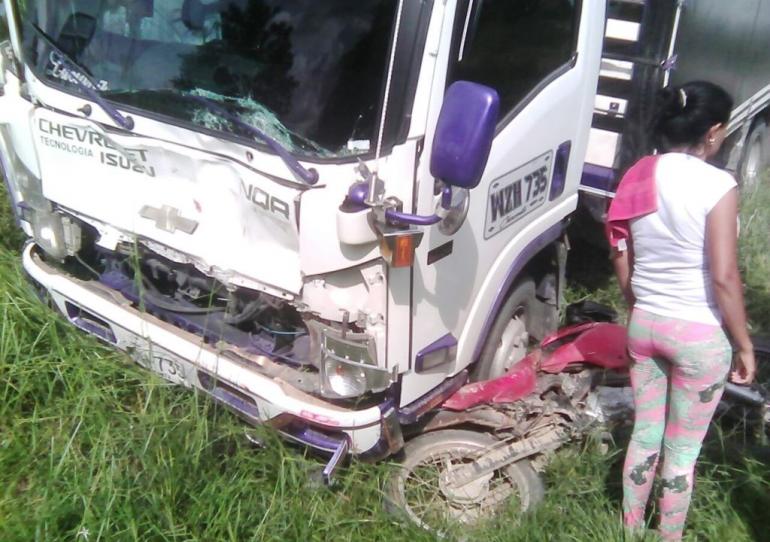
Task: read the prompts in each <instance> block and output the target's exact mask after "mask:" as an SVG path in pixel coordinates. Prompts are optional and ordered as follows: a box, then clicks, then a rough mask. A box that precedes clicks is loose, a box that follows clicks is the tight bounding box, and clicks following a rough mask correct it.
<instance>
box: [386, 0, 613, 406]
mask: <svg viewBox="0 0 770 542" xmlns="http://www.w3.org/2000/svg"><path fill="white" fill-rule="evenodd" d="M604 13H605V7H604V2H603V1H600V0H583V1H582V2H581V1H574V0H547V1H542V0H537V1H536V0H521V1H516V2H511V1H510V0H483V1H482V0H460V1H459V2H458V5H457V10H456V13H455V17H454V28H453V31H452V38H451V45H449V48H450V50H449V61H448V65H447V72H446V80H445V83H446V85H447V86H448V85H449V84H451V83H452V82H454V81H457V80H467V81H473V82H476V83H481V84H484V85H487V86H490V87H493V88H494V89H495V90H497V92H498V93H499V95H500V106H501V107H500V120H499V123H498V126H497V131H496V136H495V141H494V143H493V145H492V150H491V153H490V157H489V161H488V163H487V166H486V170H485V173H484V176H483V178H482V180H481V183H480V184H479V186H478V187H476V188H474V189H473V190H472V191H471V192H470V193H469V195H468V197H469V203H468V205H469V206H468V215H467V218H466V220H465V221H464V223H463V224H462V226H461V227H460V228H459V230H457V231H456V232H448V231H444V232H442V231H441V228H440V227H439V226H434V227H432V228H431V229H430V230H429V231H427V232H426V235H425V238H424V240H423V242H422V244H421V245H420V247H419V249H418V253H417V260H418V262H416V263H415V267H414V278H413V292H412V299H413V303H412V307H413V315H412V316H413V324H412V338H411V343H412V371H411V374H410V375H409V376H408V377H407V378H406V379H405V381H404V382H403V385H402V401H401V403H402V404H408V403H409V402H411V401H412V400H414V399H415V398H416V397H418V396H419V395H421V393H420V392H421V391H422V393H424V392H425V391H426V390H429V389H431V388H432V387H434V386H435V385H438V383H440V382H441V381H442V380H443V379H444V378H445V377H446V376H447V375H449V374H453V373H455V372H457V371H459V370H461V369H463V368H464V367H466V366H467V365H468V364H470V363H471V362H473V361H475V359H476V357H477V356H478V354H479V350H480V347H481V344H483V342H484V341H485V340H486V337H487V331H488V330H489V326H490V322H491V321H492V320H493V319H494V316H495V313H496V311H497V310H498V309H499V306H500V305H501V303H502V301H503V300H504V298H505V296H506V294H508V293H509V292H510V287H511V286H512V285H514V284H515V281H516V280H518V279H519V277H518V275H519V274H520V272H521V268H522V265H523V264H524V263H526V260H529V259H530V258H532V257H533V256H534V255H535V254H536V253H537V252H538V251H539V250H540V249H542V248H543V247H544V246H546V245H548V244H550V242H552V241H554V240H555V239H556V238H557V237H558V236H559V235H560V232H561V224H562V221H563V219H564V218H565V217H566V216H567V215H568V214H569V213H570V212H572V211H573V210H574V209H575V206H576V203H577V187H578V182H579V179H580V173H581V171H582V167H583V158H584V156H585V151H586V141H587V136H588V130H589V128H590V123H591V114H592V111H593V104H594V94H595V90H596V82H597V76H598V70H599V62H600V57H601V44H602V36H603V30H604ZM439 84H440V83H439ZM439 105H440V104H439ZM436 109H437V108H436ZM437 112H438V111H436V113H437ZM433 120H434V122H432V123H431V125H435V117H434V118H433ZM431 137H432V132H431V130H430V129H429V130H428V134H427V137H426V141H428V142H430V141H431V140H432V139H431ZM429 147H430V146H429V145H427V148H426V153H428V152H430V148H429ZM428 161H429V160H427V159H425V160H423V161H422V162H423V163H422V165H421V167H420V170H419V172H418V181H419V188H418V198H417V199H418V202H419V205H418V206H419V207H420V209H419V210H420V211H429V209H428V208H427V207H428V206H429V205H425V204H423V202H433V201H435V199H434V198H435V196H434V183H433V179H432V178H431V177H430V173H429V171H428V167H427V164H426V163H427V162H428ZM457 205H458V206H461V205H463V203H462V202H457ZM453 345H454V346H453ZM441 352H444V354H445V355H443V358H442V360H441V361H439V362H435V361H434V362H428V360H429V358H430V359H435V356H433V354H434V353H439V354H440V353H441ZM431 356H433V357H431ZM439 357H441V356H439ZM433 363H437V365H435V366H433ZM429 365H430V367H429Z"/></svg>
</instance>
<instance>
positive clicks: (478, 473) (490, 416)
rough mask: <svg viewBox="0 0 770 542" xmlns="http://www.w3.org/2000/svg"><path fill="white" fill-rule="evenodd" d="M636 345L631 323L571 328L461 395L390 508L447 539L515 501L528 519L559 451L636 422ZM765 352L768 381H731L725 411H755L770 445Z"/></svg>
mask: <svg viewBox="0 0 770 542" xmlns="http://www.w3.org/2000/svg"><path fill="white" fill-rule="evenodd" d="M626 340H627V333H626V328H625V326H621V325H619V324H616V323H611V322H588V323H582V324H578V325H573V326H568V327H566V328H563V329H561V330H558V331H557V332H555V333H553V334H552V335H550V336H548V337H546V338H545V339H544V340H543V341H542V342H541V344H540V346H539V347H538V348H536V349H535V350H533V351H532V352H530V353H529V354H528V355H527V356H526V357H524V358H523V359H521V360H520V361H519V362H518V363H516V364H515V365H514V366H513V367H511V369H510V370H509V371H508V372H507V373H506V374H505V375H503V376H500V377H498V378H495V379H491V380H487V381H483V382H473V383H469V384H467V385H465V386H463V387H462V388H460V389H459V390H458V391H457V392H455V393H454V394H453V395H452V396H450V397H449V398H448V399H447V400H446V401H444V403H443V404H442V405H441V406H440V407H439V408H438V409H436V410H435V411H434V412H433V413H431V414H430V415H428V416H426V420H425V422H424V424H423V425H422V427H421V434H420V436H419V437H417V438H415V439H413V440H411V441H409V442H407V445H406V447H405V454H404V455H405V457H404V459H403V466H402V468H401V469H399V471H398V472H397V473H396V474H395V475H394V476H393V478H392V479H391V480H390V481H389V484H388V498H389V503H390V504H392V505H395V506H397V507H398V508H399V509H401V510H402V511H403V512H405V513H406V516H407V517H408V518H409V519H411V520H412V521H414V522H416V523H417V524H419V525H421V526H423V527H424V528H426V529H430V530H434V531H437V532H441V531H442V529H444V528H446V527H447V526H448V525H450V524H451V523H457V524H460V525H467V524H473V523H476V522H478V521H479V520H483V519H485V518H489V517H491V516H492V515H494V514H495V513H496V512H497V511H498V510H499V509H500V508H501V505H502V504H503V503H504V502H505V501H506V500H507V499H510V498H513V497H517V498H518V504H519V508H520V510H521V512H526V511H527V510H528V509H530V508H532V507H533V506H534V505H535V504H537V501H538V499H540V498H542V496H543V492H544V490H543V485H542V482H541V481H540V479H539V477H538V475H537V471H541V470H543V468H544V467H545V466H546V465H547V462H548V460H549V458H550V457H551V456H552V452H554V451H555V450H557V449H558V448H560V447H561V446H563V445H565V444H567V443H568V442H571V441H573V442H574V441H578V440H581V439H586V438H588V437H589V436H591V435H593V436H596V437H598V438H599V439H602V438H606V437H611V435H612V432H613V431H614V430H615V429H618V428H620V427H622V426H624V425H625V426H628V425H630V424H632V423H633V408H634V407H633V397H632V392H631V388H630V382H629V378H628V371H627V370H628V367H629V364H630V360H629V358H628V356H627V350H626V349H627V345H626ZM758 345H759V346H758V347H757V354H758V356H757V358H758V359H759V360H761V361H763V363H761V365H760V376H761V377H762V378H761V380H760V382H764V384H763V383H759V384H756V385H754V386H753V387H744V386H736V385H734V384H731V383H727V384H726V387H725V394H724V396H723V400H722V403H721V404H720V411H721V412H722V413H723V414H736V411H739V412H737V416H738V417H743V418H744V419H745V418H746V416H747V413H749V412H750V413H751V415H752V416H753V417H754V419H755V421H757V422H758V423H759V424H760V425H761V426H762V427H761V429H760V432H761V433H762V434H763V435H764V438H765V439H766V438H767V435H766V434H765V433H764V431H765V430H766V424H768V423H770V413H769V412H770V411H769V410H768V406H769V405H770V393H768V392H770V387H768V385H767V376H768V375H767V373H768V369H769V368H770V366H768V357H769V356H770V349H768V348H767V347H766V346H767V345H765V344H764V343H762V342H761V341H759V342H758ZM426 472H429V473H430V474H429V475H426ZM426 487H431V488H432V491H433V495H431V498H430V499H428V498H427V497H426V496H425V494H426V491H428V490H426ZM417 488H420V490H419V491H418V490H417ZM421 500H422V501H423V502H421ZM426 500H429V501H430V502H432V503H433V504H432V505H431V506H426V505H425V504H424V501H426Z"/></svg>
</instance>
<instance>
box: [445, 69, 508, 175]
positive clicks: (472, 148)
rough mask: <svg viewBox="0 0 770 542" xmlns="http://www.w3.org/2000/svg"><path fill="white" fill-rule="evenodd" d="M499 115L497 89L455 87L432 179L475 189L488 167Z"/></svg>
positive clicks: (468, 84)
mask: <svg viewBox="0 0 770 542" xmlns="http://www.w3.org/2000/svg"><path fill="white" fill-rule="evenodd" d="M499 112H500V97H499V96H498V94H497V91H496V90H495V89H493V88H490V87H486V86H484V85H479V84H477V83H471V82H470V81H457V82H455V83H452V84H451V85H450V86H449V88H448V89H447V91H446V95H445V96H444V104H443V105H442V106H441V113H440V114H439V118H438V123H437V125H436V134H435V135H434V137H433V151H432V154H431V160H430V172H431V175H433V176H434V177H436V178H437V179H440V180H441V181H443V182H444V183H445V184H447V185H449V186H455V187H459V188H475V187H476V186H477V185H478V184H479V181H481V175H482V173H484V168H485V167H486V165H487V159H488V158H489V150H490V149H491V148H492V141H493V139H494V136H495V126H496V125H497V118H498V114H499Z"/></svg>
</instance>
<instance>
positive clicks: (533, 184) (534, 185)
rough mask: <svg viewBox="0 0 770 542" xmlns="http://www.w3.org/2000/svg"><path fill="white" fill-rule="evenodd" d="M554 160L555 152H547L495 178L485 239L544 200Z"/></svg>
mask: <svg viewBox="0 0 770 542" xmlns="http://www.w3.org/2000/svg"><path fill="white" fill-rule="evenodd" d="M552 163H553V151H548V152H547V153H545V154H541V155H540V156H538V157H537V158H535V159H533V160H530V161H529V162H527V163H526V164H524V165H523V166H521V167H518V168H516V169H514V170H513V171H509V172H508V173H506V174H505V175H502V176H500V177H498V178H497V179H495V180H494V181H492V183H491V184H490V185H489V195H488V197H487V218H486V221H485V225H484V238H485V239H489V238H490V237H492V236H493V235H497V234H498V233H500V232H501V231H503V230H504V229H505V228H507V227H508V226H510V225H511V224H513V223H514V222H516V221H517V220H519V219H520V218H522V217H523V216H524V215H526V214H528V213H530V212H531V211H533V210H534V209H537V208H538V207H540V206H541V205H542V204H543V203H545V200H546V199H547V198H548V185H549V181H550V179H551V164H552Z"/></svg>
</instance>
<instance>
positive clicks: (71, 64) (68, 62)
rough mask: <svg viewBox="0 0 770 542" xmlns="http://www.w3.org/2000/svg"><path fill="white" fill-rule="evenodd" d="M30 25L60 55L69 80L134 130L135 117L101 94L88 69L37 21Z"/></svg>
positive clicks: (121, 122)
mask: <svg viewBox="0 0 770 542" xmlns="http://www.w3.org/2000/svg"><path fill="white" fill-rule="evenodd" d="M29 25H30V26H31V27H32V29H33V30H34V31H35V32H36V33H37V34H38V36H40V37H41V38H42V39H43V41H44V42H46V44H48V46H49V47H50V48H51V49H53V50H54V52H55V53H56V54H57V55H58V56H59V58H60V59H61V61H62V64H64V69H65V72H66V74H67V75H70V77H67V80H68V81H70V82H73V83H74V84H75V86H77V87H78V88H80V89H81V90H83V91H84V92H85V93H86V94H87V95H88V97H89V98H91V99H92V100H93V101H94V102H96V103H97V105H99V107H101V108H102V110H103V111H104V112H105V113H107V115H108V116H109V117H110V118H111V119H112V120H113V121H114V122H115V124H117V125H118V126H120V127H121V128H123V129H125V130H133V129H134V119H133V118H131V117H130V116H128V115H123V114H122V113H121V112H120V111H118V110H117V108H115V106H113V105H112V104H111V103H110V102H108V101H107V100H105V99H104V98H103V97H102V95H101V94H99V91H98V90H97V89H98V88H99V87H98V86H97V84H96V81H94V80H93V78H92V77H91V76H90V75H88V70H86V68H84V67H83V66H81V65H80V64H78V63H77V62H75V61H74V60H73V59H72V58H70V56H69V55H68V54H67V53H65V52H64V51H62V49H61V47H59V46H58V45H57V44H56V42H55V41H54V39H53V38H52V37H51V36H49V35H48V34H47V33H46V32H45V31H44V30H43V29H42V28H40V27H39V26H38V25H36V24H35V23H29ZM72 72H77V73H78V74H80V75H81V76H82V77H83V78H84V79H85V80H86V81H88V83H90V86H89V85H87V84H86V83H84V82H83V81H81V80H80V79H79V78H78V77H75V76H74V75H72Z"/></svg>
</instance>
